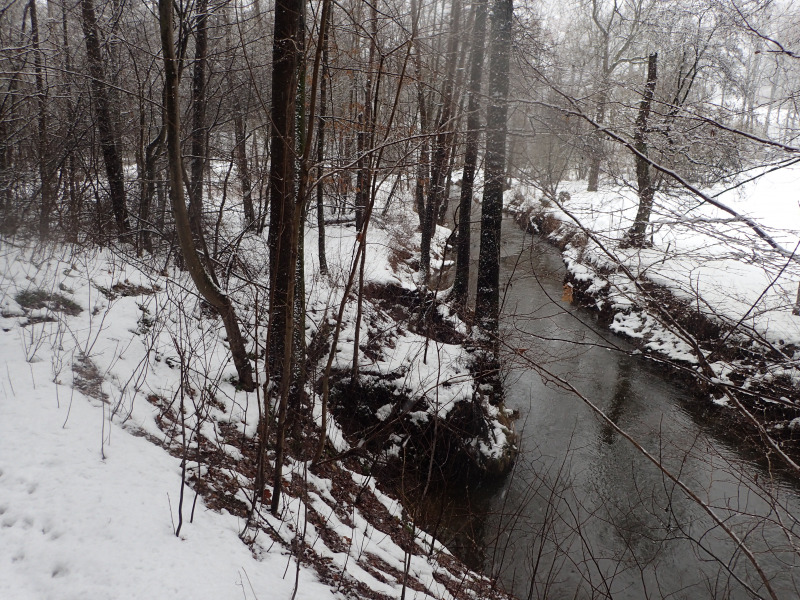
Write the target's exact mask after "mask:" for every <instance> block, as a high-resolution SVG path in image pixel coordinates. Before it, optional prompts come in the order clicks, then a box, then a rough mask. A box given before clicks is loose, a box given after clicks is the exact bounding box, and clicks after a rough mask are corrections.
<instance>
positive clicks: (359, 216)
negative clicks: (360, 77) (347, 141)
mask: <svg viewBox="0 0 800 600" xmlns="http://www.w3.org/2000/svg"><path fill="white" fill-rule="evenodd" d="M370 23H371V33H372V35H370V43H369V62H368V63H367V81H366V84H365V85H364V111H363V119H362V118H359V124H360V127H359V130H358V174H357V176H356V198H355V205H356V215H355V216H356V229H357V230H358V231H361V228H362V227H363V225H364V211H365V210H366V208H367V199H368V198H369V193H370V181H371V167H370V165H371V164H372V160H371V158H369V157H367V156H365V151H366V150H367V140H368V139H369V138H370V135H369V132H370V131H372V130H373V128H374V119H375V115H373V114H372V102H373V95H374V94H375V90H374V89H373V71H374V69H375V55H376V54H377V39H376V38H377V36H378V0H374V1H373V2H372V3H371V4H370ZM359 117H360V115H359Z"/></svg>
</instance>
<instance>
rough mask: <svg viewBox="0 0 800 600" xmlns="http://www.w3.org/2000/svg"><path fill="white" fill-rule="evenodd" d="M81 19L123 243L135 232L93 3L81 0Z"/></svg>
mask: <svg viewBox="0 0 800 600" xmlns="http://www.w3.org/2000/svg"><path fill="white" fill-rule="evenodd" d="M81 16H82V24H83V38H84V40H85V42H86V55H87V58H88V63H89V75H90V76H91V87H92V96H93V100H94V103H93V104H94V111H95V121H96V123H97V133H98V136H99V138H100V147H101V149H102V152H103V162H104V163H105V167H106V177H107V178H108V188H109V195H110V198H111V208H112V210H113V211H114V218H115V219H116V222H117V231H118V233H119V235H120V239H124V237H125V236H126V235H127V234H128V233H129V232H130V229H131V226H130V221H129V219H128V207H127V201H126V197H125V176H124V174H123V170H122V156H121V155H120V152H119V144H118V142H117V136H116V134H115V132H114V126H113V123H114V122H113V120H112V114H111V103H110V101H109V94H108V88H107V86H106V74H105V71H104V70H103V57H102V54H101V52H100V39H99V33H98V30H97V18H96V17H95V11H94V1H93V0H81Z"/></svg>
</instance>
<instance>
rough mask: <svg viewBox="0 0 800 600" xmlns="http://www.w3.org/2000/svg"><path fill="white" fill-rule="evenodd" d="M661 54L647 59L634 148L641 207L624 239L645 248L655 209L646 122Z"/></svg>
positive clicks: (634, 136)
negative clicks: (648, 227) (645, 80)
mask: <svg viewBox="0 0 800 600" xmlns="http://www.w3.org/2000/svg"><path fill="white" fill-rule="evenodd" d="M657 64H658V54H656V53H655V52H654V53H652V54H651V55H650V56H649V57H648V59H647V83H646V84H645V88H644V95H643V96H642V101H641V102H640V103H639V114H638V116H637V117H636V124H635V131H634V135H633V147H634V148H635V149H636V151H637V152H638V154H636V157H635V158H636V185H637V187H638V192H639V210H637V211H636V218H635V219H634V221H633V226H632V227H631V228H630V229H629V230H628V232H627V233H626V235H625V237H626V239H625V242H626V244H627V245H629V246H633V247H635V248H642V247H643V246H645V244H646V243H647V236H646V232H647V225H648V224H649V223H650V213H651V212H652V210H653V197H654V196H655V192H656V190H655V185H654V184H653V178H652V176H651V173H650V164H649V163H648V161H647V152H648V148H647V122H648V119H649V117H650V107H651V105H652V103H653V95H654V93H655V89H656V80H657V71H656V70H657Z"/></svg>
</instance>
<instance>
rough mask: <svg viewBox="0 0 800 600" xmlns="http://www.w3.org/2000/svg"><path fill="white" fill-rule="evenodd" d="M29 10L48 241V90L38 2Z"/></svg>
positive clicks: (51, 204) (42, 220) (42, 226)
mask: <svg viewBox="0 0 800 600" xmlns="http://www.w3.org/2000/svg"><path fill="white" fill-rule="evenodd" d="M28 8H29V9H30V18H31V40H32V42H33V66H34V72H35V74H36V100H37V104H38V112H39V115H38V116H39V118H38V137H37V140H36V145H37V153H38V155H39V157H38V158H39V181H40V185H41V190H40V192H41V197H42V204H41V207H40V209H41V212H40V214H39V237H40V238H41V239H47V238H48V237H49V235H50V213H51V212H53V209H54V208H55V205H56V198H55V190H54V189H53V168H52V160H51V157H50V148H49V143H48V135H47V133H48V132H47V90H46V89H45V82H44V72H43V67H44V61H43V60H42V49H41V46H40V44H39V18H38V11H37V9H36V0H31V1H30V3H29V5H28Z"/></svg>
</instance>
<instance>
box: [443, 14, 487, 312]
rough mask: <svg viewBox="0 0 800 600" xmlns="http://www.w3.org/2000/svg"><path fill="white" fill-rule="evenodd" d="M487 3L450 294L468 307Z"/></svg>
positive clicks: (478, 24)
mask: <svg viewBox="0 0 800 600" xmlns="http://www.w3.org/2000/svg"><path fill="white" fill-rule="evenodd" d="M487 4H488V1H487V0H479V2H478V3H477V4H476V5H475V24H474V29H473V32H472V57H471V61H472V64H471V65H470V74H469V100H468V104H467V135H466V138H467V139H466V150H465V153H464V173H463V176H462V181H461V198H460V202H459V208H458V224H457V227H458V240H457V244H458V247H457V250H456V275H455V281H454V282H453V291H452V292H451V296H450V297H451V299H452V301H453V302H454V303H455V304H456V305H459V306H466V305H467V299H468V298H467V297H468V294H469V263H470V243H471V240H470V227H471V224H472V195H473V189H474V184H475V167H476V166H477V164H478V140H479V137H480V126H481V125H480V124H481V115H480V95H481V80H482V78H483V56H484V47H485V43H486V15H487V12H488V9H487Z"/></svg>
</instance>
